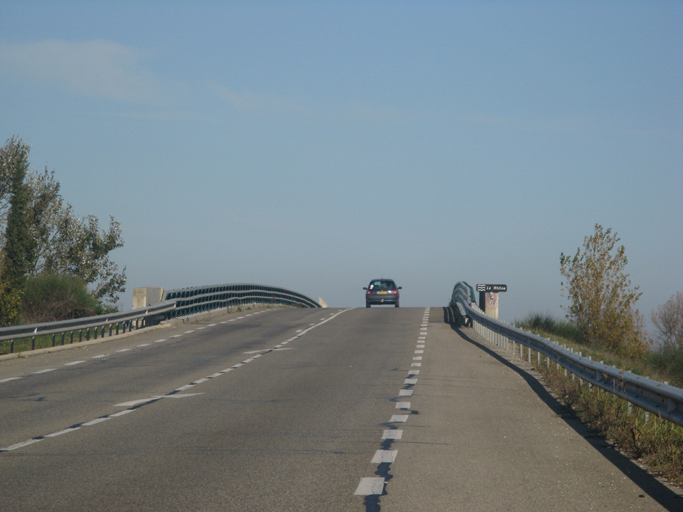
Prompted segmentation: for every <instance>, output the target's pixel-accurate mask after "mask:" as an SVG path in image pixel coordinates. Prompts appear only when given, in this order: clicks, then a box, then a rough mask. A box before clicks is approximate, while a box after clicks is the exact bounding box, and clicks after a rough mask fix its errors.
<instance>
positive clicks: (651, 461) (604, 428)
mask: <svg viewBox="0 0 683 512" xmlns="http://www.w3.org/2000/svg"><path fill="white" fill-rule="evenodd" d="M530 319H531V320H532V321H529V320H530ZM563 323H564V322H561V321H557V320H553V319H552V318H551V317H549V315H530V316H529V317H527V318H526V319H525V320H522V321H521V322H516V324H517V325H518V326H520V327H522V328H523V329H526V330H528V331H531V332H535V333H536V334H539V335H541V336H543V337H546V338H550V339H552V341H555V342H556V343H560V344H566V345H567V346H568V347H572V348H574V350H576V351H581V352H583V355H584V356H588V355H590V356H592V358H593V359H594V360H598V361H600V360H602V361H604V362H605V363H606V364H609V365H611V366H615V367H618V368H624V369H626V370H630V371H632V372H633V373H637V374H640V375H646V376H649V377H651V378H654V379H656V380H660V381H667V380H672V381H674V382H672V384H673V385H677V384H676V383H677V382H678V378H677V376H676V375H671V374H669V373H667V372H665V371H662V368H661V367H659V368H658V367H656V366H655V365H653V364H652V363H651V361H649V360H645V361H638V360H630V359H624V358H619V357H617V356H615V355H614V354H610V353H607V352H605V351H600V350H597V349H593V348H590V347H586V346H585V345H583V344H582V343H581V339H580V336H578V337H577V336H576V335H575V333H573V332H572V329H571V327H573V326H570V327H569V328H567V327H566V326H564V325H560V327H559V328H558V324H563ZM558 333H563V334H567V333H569V336H568V337H566V338H565V337H562V336H560V335H558ZM524 354H525V358H527V357H528V356H527V354H528V349H527V348H525V349H524ZM541 357H542V361H543V362H542V363H541V364H540V365H535V366H537V368H536V370H537V371H539V372H540V373H541V374H542V375H543V377H544V379H545V381H546V383H547V384H548V385H549V387H550V388H551V389H552V390H553V392H554V393H555V395H556V396H557V397H558V399H559V400H560V401H562V402H563V403H564V404H566V405H568V406H569V407H571V408H572V409H573V410H574V411H575V412H576V414H577V415H578V416H579V417H580V418H581V420H582V421H583V422H585V423H586V424H587V425H588V426H590V427H591V428H593V429H595V430H597V431H599V432H600V433H602V434H603V435H604V436H605V437H606V438H607V439H608V440H609V441H610V442H612V443H614V444H615V446H616V447H617V448H618V449H619V450H621V451H622V452H623V453H625V454H627V455H628V456H629V457H632V458H634V459H637V460H639V461H641V462H643V463H644V464H646V465H647V466H648V467H649V468H650V469H651V470H652V471H653V472H655V473H656V474H660V475H662V476H664V477H665V478H667V479H668V480H670V481H671V482H673V483H675V484H676V485H678V486H683V427H679V426H678V425H675V424H673V423H671V422H670V421H666V420H663V419H661V418H659V417H656V416H655V415H653V414H648V413H646V412H645V411H643V410H642V409H640V408H638V407H635V406H631V405H630V404H629V403H628V402H627V401H626V400H623V399H621V398H618V397H616V396H614V395H613V394H611V393H609V392H606V391H602V390H600V389H599V388H597V387H592V386H589V385H588V383H583V382H582V381H581V380H580V379H579V378H576V377H575V378H572V376H571V374H569V375H568V376H565V373H564V370H563V369H562V368H561V367H559V366H557V365H556V364H555V363H554V362H551V363H550V365H548V364H547V363H546V361H545V357H544V356H541ZM531 360H532V361H536V360H537V359H536V355H535V354H533V351H532V359H531Z"/></svg>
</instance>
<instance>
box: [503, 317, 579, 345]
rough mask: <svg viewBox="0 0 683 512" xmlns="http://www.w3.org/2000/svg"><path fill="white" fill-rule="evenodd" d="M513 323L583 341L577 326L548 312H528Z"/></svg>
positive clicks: (523, 327)
mask: <svg viewBox="0 0 683 512" xmlns="http://www.w3.org/2000/svg"><path fill="white" fill-rule="evenodd" d="M515 325H517V326H518V327H521V328H522V329H526V330H528V331H540V332H544V333H546V334H554V335H555V336H559V337H561V338H565V339H568V340H572V341H575V342H576V343H583V336H581V331H580V330H579V328H578V327H576V326H575V325H574V324H572V323H571V322H568V321H567V320H558V319H557V318H555V317H554V316H552V315H551V314H550V313H529V314H528V315H527V316H526V317H524V318H523V319H522V320H516V321H515Z"/></svg>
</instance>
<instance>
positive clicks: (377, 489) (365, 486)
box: [354, 478, 384, 496]
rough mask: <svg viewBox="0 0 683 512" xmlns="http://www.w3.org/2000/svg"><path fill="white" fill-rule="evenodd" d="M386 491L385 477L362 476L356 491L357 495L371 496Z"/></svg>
mask: <svg viewBox="0 0 683 512" xmlns="http://www.w3.org/2000/svg"><path fill="white" fill-rule="evenodd" d="M382 492H384V478H361V479H360V484H358V488H357V489H356V492H355V493H354V494H355V495H356V496H370V495H374V494H382Z"/></svg>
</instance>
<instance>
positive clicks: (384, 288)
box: [363, 279, 401, 308]
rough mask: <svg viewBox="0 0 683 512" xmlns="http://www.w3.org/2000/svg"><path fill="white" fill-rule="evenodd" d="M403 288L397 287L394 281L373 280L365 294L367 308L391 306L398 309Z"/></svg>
mask: <svg viewBox="0 0 683 512" xmlns="http://www.w3.org/2000/svg"><path fill="white" fill-rule="evenodd" d="M400 289H401V286H396V283H395V282H394V281H393V279H373V280H372V281H370V284H369V285H368V286H367V288H363V290H367V291H366V292H365V307H366V308H369V307H370V306H372V305H373V304H375V305H380V306H382V305H391V304H393V305H394V306H395V307H398V299H399V293H398V291H399V290H400Z"/></svg>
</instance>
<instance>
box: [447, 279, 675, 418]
mask: <svg viewBox="0 0 683 512" xmlns="http://www.w3.org/2000/svg"><path fill="white" fill-rule="evenodd" d="M458 285H460V290H459V291H458V293H457V294H456V290H455V289H454V290H453V297H452V299H451V304H450V305H451V308H454V307H455V308H457V309H458V313H460V310H461V309H463V310H464V311H465V314H464V315H462V314H461V313H460V314H461V316H462V317H463V319H471V321H472V322H473V323H474V328H475V329H476V330H477V332H478V333H479V334H481V335H482V336H484V337H485V338H487V339H488V340H489V341H493V342H495V343H498V344H501V343H503V344H507V343H508V342H509V341H512V342H513V343H515V342H516V343H519V344H520V345H523V346H525V347H528V348H529V349H531V350H535V351H536V353H537V358H538V361H537V362H538V363H539V364H540V363H541V360H540V358H541V354H543V355H545V356H546V358H547V359H546V363H547V364H548V365H549V364H550V360H553V361H555V362H556V363H557V364H558V365H560V366H562V367H563V368H565V369H567V370H568V371H570V372H572V373H574V374H575V375H576V376H578V377H579V378H580V379H583V380H585V381H587V382H589V383H590V384H593V385H594V386H598V387H599V388H601V389H604V390H605V391H608V392H610V393H612V394H614V395H616V396H618V397H620V398H623V399H625V400H628V401H629V402H631V403H633V404H634V405H637V406H638V407H640V408H642V409H644V410H646V411H649V412H651V413H653V414H656V415H658V416H660V417H662V418H664V419H666V420H669V421H671V422H673V423H676V424H677V425H680V426H683V389H680V388H677V387H674V386H670V385H669V384H666V383H663V382H658V381H656V380H653V379H649V378H647V377H641V376H639V375H635V374H633V373H631V372H629V371H624V370H620V369H618V368H615V367H613V366H609V365H606V364H602V363H598V362H596V361H593V360H591V358H589V357H583V356H582V355H580V354H578V353H576V352H574V351H572V350H570V349H567V348H566V347H562V346H560V345H558V344H557V343H554V342H552V341H550V340H549V339H545V338H543V337H541V336H538V335H535V334H531V333H529V332H526V331H523V330H522V329H518V328H516V327H513V326H511V325H507V324H505V323H504V322H500V321H498V320H494V319H493V318H491V317H489V316H487V315H486V314H485V313H484V312H483V311H482V310H481V309H479V307H477V305H476V302H474V301H473V300H468V299H467V296H468V295H469V296H471V297H474V294H473V293H471V294H468V293H466V292H467V288H469V289H470V291H472V287H471V286H469V285H468V284H467V283H465V282H462V281H461V282H460V283H458V284H457V285H456V288H458ZM513 350H514V345H513ZM520 350H521V349H520ZM529 360H531V352H530V351H529Z"/></svg>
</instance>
